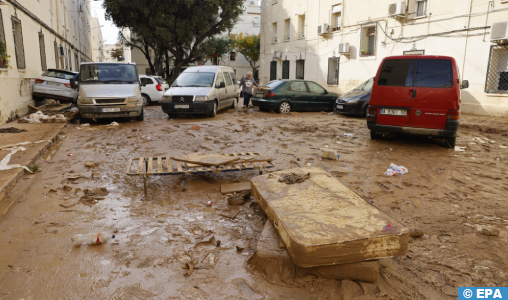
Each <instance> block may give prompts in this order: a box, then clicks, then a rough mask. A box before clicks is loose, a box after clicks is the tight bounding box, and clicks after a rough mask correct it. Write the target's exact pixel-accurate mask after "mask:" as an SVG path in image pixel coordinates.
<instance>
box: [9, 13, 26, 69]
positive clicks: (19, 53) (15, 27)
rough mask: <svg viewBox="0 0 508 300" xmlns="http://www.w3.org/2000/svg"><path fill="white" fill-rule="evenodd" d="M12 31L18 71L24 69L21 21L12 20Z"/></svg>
mask: <svg viewBox="0 0 508 300" xmlns="http://www.w3.org/2000/svg"><path fill="white" fill-rule="evenodd" d="M12 31H13V33H14V45H15V46H16V63H17V65H18V69H25V68H26V65H25V49H24V48H23V33H22V31H21V21H19V20H17V19H15V18H12Z"/></svg>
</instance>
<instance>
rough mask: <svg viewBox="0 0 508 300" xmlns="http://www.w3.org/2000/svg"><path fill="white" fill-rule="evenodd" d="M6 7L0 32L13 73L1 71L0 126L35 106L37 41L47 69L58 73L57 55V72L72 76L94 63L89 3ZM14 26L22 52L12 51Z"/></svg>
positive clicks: (46, 1)
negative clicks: (86, 63)
mask: <svg viewBox="0 0 508 300" xmlns="http://www.w3.org/2000/svg"><path fill="white" fill-rule="evenodd" d="M5 2H6V3H7V4H6V5H0V15H1V25H2V26H1V27H0V30H1V28H2V27H3V33H4V34H3V35H4V36H5V44H6V46H7V53H8V55H10V56H11V58H10V66H11V68H8V67H5V66H3V67H2V66H0V91H2V92H1V93H0V124H3V123H5V122H7V121H11V120H13V119H15V118H16V117H18V116H21V115H24V114H26V113H28V107H27V104H32V105H33V104H34V101H33V99H32V85H33V82H34V80H35V78H37V77H38V76H40V75H41V74H42V72H43V62H42V55H41V47H40V46H39V45H40V43H39V36H40V35H42V36H43V37H44V45H43V47H44V52H45V65H46V68H56V67H57V57H56V56H57V55H58V67H59V68H61V69H68V70H76V69H77V67H78V65H79V63H81V62H82V61H90V60H92V51H91V34H90V19H91V12H90V3H88V4H83V3H85V1H83V0H42V1H38V0H6V1H5ZM80 8H81V9H80ZM13 20H19V22H20V28H21V35H18V45H19V42H20V41H22V45H23V47H22V49H21V47H16V46H15V40H14V34H13ZM19 37H20V38H19ZM0 42H3V41H0ZM55 42H56V45H57V46H58V47H60V46H62V47H64V52H65V57H60V56H59V54H58V53H55V47H54V45H55ZM16 50H18V51H17V52H16ZM69 51H70V57H69ZM16 53H18V54H19V56H20V57H24V60H25V66H24V67H23V65H21V64H19V65H18V63H17V59H16ZM76 55H77V57H78V60H77V62H76ZM62 62H63V66H62Z"/></svg>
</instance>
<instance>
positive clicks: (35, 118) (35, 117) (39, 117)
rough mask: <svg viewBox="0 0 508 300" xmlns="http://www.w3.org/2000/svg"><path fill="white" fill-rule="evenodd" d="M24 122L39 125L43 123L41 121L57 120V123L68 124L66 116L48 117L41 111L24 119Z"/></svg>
mask: <svg viewBox="0 0 508 300" xmlns="http://www.w3.org/2000/svg"><path fill="white" fill-rule="evenodd" d="M22 120H23V121H25V122H27V123H31V124H39V123H42V122H41V120H55V121H61V122H66V121H67V118H66V117H64V115H52V116H48V115H45V114H43V113H42V112H41V111H38V112H36V113H34V114H30V115H29V116H28V117H26V118H23V119H22Z"/></svg>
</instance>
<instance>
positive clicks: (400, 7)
mask: <svg viewBox="0 0 508 300" xmlns="http://www.w3.org/2000/svg"><path fill="white" fill-rule="evenodd" d="M388 15H389V16H390V17H404V16H405V15H406V3H405V2H404V1H400V2H396V3H392V4H390V5H389V6H388Z"/></svg>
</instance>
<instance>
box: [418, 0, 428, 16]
mask: <svg viewBox="0 0 508 300" xmlns="http://www.w3.org/2000/svg"><path fill="white" fill-rule="evenodd" d="M426 15H427V0H415V17H424V16H426Z"/></svg>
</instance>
